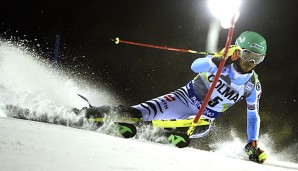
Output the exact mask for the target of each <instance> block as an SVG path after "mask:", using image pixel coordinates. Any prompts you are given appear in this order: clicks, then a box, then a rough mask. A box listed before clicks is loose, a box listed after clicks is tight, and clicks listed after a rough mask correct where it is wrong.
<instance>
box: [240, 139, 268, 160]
mask: <svg viewBox="0 0 298 171" xmlns="http://www.w3.org/2000/svg"><path fill="white" fill-rule="evenodd" d="M245 152H246V154H247V155H248V157H249V160H251V161H254V162H257V163H260V164H263V163H264V162H265V160H266V159H267V154H266V153H265V152H264V151H263V150H261V149H260V148H259V147H257V141H255V140H253V141H252V142H250V143H248V144H247V145H246V146H245Z"/></svg>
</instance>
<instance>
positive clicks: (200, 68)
mask: <svg viewBox="0 0 298 171" xmlns="http://www.w3.org/2000/svg"><path fill="white" fill-rule="evenodd" d="M266 50H267V45H266V40H265V39H264V37H262V36H261V35H260V34H258V33H256V32H252V31H246V32H243V33H242V34H241V35H240V36H239V37H238V38H237V39H236V42H235V45H231V46H230V48H229V50H228V55H227V56H228V58H227V60H226V63H225V66H224V68H223V71H222V73H221V75H220V78H219V80H218V82H217V83H216V87H215V89H214V91H213V94H212V95H211V98H210V100H209V102H208V105H207V107H206V108H205V110H204V113H203V114H202V116H201V118H202V119H205V120H208V122H209V123H210V124H208V126H207V129H205V130H203V131H201V132H196V131H195V132H194V133H193V134H192V135H191V136H190V138H199V137H204V136H206V135H207V134H208V132H209V131H210V129H211V123H212V121H213V120H214V119H216V118H217V117H219V116H220V115H221V114H222V113H223V112H225V111H226V110H227V109H228V108H229V107H231V106H232V105H234V104H235V103H237V102H239V101H240V100H243V99H245V100H246V103H247V142H248V144H247V145H246V146H245V150H246V152H247V155H248V157H249V159H250V160H252V161H255V162H258V163H263V162H264V161H265V160H266V159H267V154H266V153H265V152H264V151H263V150H261V149H260V148H259V147H258V137H259V130H260V116H259V100H260V97H261V92H262V90H261V84H260V81H259V79H258V76H257V74H256V72H255V71H254V70H253V69H254V68H255V67H256V66H257V65H258V64H260V63H261V62H262V61H263V60H264V58H265V55H266ZM223 52H224V49H223V50H222V51H221V52H219V53H215V55H208V56H206V57H205V58H198V59H196V60H195V61H194V62H193V63H192V65H191V69H192V70H193V71H194V72H195V73H198V75H197V76H196V77H195V78H194V79H193V80H191V81H190V82H188V83H187V84H186V86H183V87H181V88H179V89H177V90H176V91H173V92H171V93H169V94H166V95H163V96H160V97H157V98H154V99H152V100H148V101H146V102H143V103H140V104H137V105H134V106H130V107H126V106H102V107H96V108H89V109H87V112H86V116H87V118H88V117H104V116H103V114H105V115H106V114H108V113H109V112H111V111H117V112H118V113H120V114H123V115H126V116H127V117H130V118H142V120H143V121H151V120H170V119H179V120H187V119H189V118H193V117H195V115H196V114H197V112H198V110H199V109H200V107H201V105H202V101H203V100H204V98H205V96H206V94H207V92H208V90H209V88H210V85H211V83H212V81H213V79H214V77H215V74H216V72H217V69H218V68H217V67H218V66H219V63H220V61H221V57H222V55H223Z"/></svg>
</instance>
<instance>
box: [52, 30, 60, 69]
mask: <svg viewBox="0 0 298 171" xmlns="http://www.w3.org/2000/svg"><path fill="white" fill-rule="evenodd" d="M60 41H61V35H60V34H57V35H56V41H55V50H54V65H55V67H56V68H58V67H59V65H58V61H59V49H60Z"/></svg>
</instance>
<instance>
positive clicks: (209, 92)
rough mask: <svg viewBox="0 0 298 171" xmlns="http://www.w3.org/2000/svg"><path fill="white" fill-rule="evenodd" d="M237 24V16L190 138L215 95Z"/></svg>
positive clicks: (191, 127)
mask: <svg viewBox="0 0 298 171" xmlns="http://www.w3.org/2000/svg"><path fill="white" fill-rule="evenodd" d="M235 22H236V15H235V16H233V18H232V20H231V26H230V28H229V33H228V37H227V41H226V45H225V50H224V54H223V56H222V58H221V61H220V63H219V66H218V69H217V72H216V75H215V77H214V80H213V82H212V84H211V86H210V89H209V90H208V92H207V95H206V97H205V99H204V101H203V103H202V105H201V107H200V109H199V111H198V113H197V115H196V117H195V118H194V119H193V122H192V125H191V126H190V127H189V129H188V130H187V135H188V136H191V135H192V133H193V131H194V130H195V128H196V124H197V122H198V120H199V119H200V117H201V115H202V113H203V112H204V110H205V108H206V106H207V103H208V102H209V99H210V97H211V95H212V93H213V90H214V88H215V85H216V83H217V81H218V79H219V76H220V74H221V71H222V69H223V67H224V65H225V63H226V58H227V54H228V50H229V47H230V45H231V42H232V37H233V34H234V26H235Z"/></svg>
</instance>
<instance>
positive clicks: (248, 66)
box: [239, 59, 257, 73]
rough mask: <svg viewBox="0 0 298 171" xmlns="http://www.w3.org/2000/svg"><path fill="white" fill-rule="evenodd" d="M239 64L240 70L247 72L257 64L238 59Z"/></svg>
mask: <svg viewBox="0 0 298 171" xmlns="http://www.w3.org/2000/svg"><path fill="white" fill-rule="evenodd" d="M239 65H240V67H241V69H242V71H244V72H246V73H248V72H250V71H251V70H252V69H253V68H254V67H255V66H256V65H257V64H254V62H253V61H244V60H243V59H240V61H239Z"/></svg>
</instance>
